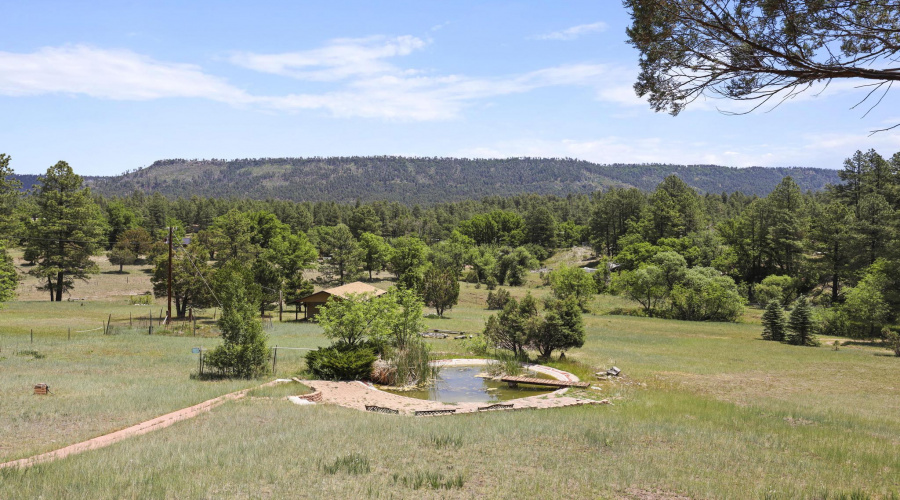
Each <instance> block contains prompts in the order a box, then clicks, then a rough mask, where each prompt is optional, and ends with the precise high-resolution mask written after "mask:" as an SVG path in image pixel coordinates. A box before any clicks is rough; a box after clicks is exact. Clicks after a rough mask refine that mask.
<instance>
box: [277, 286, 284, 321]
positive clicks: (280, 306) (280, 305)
mask: <svg viewBox="0 0 900 500" xmlns="http://www.w3.org/2000/svg"><path fill="white" fill-rule="evenodd" d="M283 307H284V292H283V291H282V290H281V289H279V290H278V322H279V323H281V322H282V321H283V320H282V319H281V313H282V310H283Z"/></svg>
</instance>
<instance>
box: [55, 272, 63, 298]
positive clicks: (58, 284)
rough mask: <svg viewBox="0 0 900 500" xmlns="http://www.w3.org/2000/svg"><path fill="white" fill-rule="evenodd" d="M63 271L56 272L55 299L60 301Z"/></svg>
mask: <svg viewBox="0 0 900 500" xmlns="http://www.w3.org/2000/svg"><path fill="white" fill-rule="evenodd" d="M62 290H63V273H56V301H57V302H62Z"/></svg>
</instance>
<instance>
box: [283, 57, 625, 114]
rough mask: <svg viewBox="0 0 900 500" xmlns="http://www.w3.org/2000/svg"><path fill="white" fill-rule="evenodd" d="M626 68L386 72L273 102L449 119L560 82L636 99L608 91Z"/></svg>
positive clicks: (603, 96)
mask: <svg viewBox="0 0 900 500" xmlns="http://www.w3.org/2000/svg"><path fill="white" fill-rule="evenodd" d="M625 74H629V75H630V72H629V71H628V70H623V69H621V68H618V67H614V66H609V65H603V64H574V65H564V66H556V67H552V68H544V69H540V70H536V71H532V72H528V73H524V74H520V75H509V76H503V77H496V78H472V77H467V76H462V75H448V76H422V75H405V74H383V75H378V76H373V77H367V78H359V79H354V80H352V81H350V82H348V83H347V84H346V85H345V86H344V88H342V89H341V90H338V91H334V92H328V93H324V94H295V95H290V96H285V97H281V98H273V99H271V100H270V101H269V104H270V105H271V106H273V107H276V108H281V109H325V110H328V111H330V112H331V113H333V114H334V115H336V116H345V117H346V116H364V117H380V118H387V119H392V120H413V121H428V120H445V119H451V118H456V117H458V116H460V115H461V113H462V111H463V110H464V109H465V108H466V107H467V106H469V105H470V104H472V103H474V102H478V101H481V100H485V99H491V98H495V97H500V96H506V95H513V94H521V93H525V92H529V91H532V90H536V89H539V88H546V87H559V86H582V87H591V88H596V89H597V91H596V95H597V98H598V99H599V100H604V101H608V102H613V103H616V104H633V99H634V98H625V97H623V95H622V93H621V92H618V91H615V92H607V90H610V89H615V88H619V87H616V85H621V82H622V80H623V75H625ZM631 95H632V96H633V94H631Z"/></svg>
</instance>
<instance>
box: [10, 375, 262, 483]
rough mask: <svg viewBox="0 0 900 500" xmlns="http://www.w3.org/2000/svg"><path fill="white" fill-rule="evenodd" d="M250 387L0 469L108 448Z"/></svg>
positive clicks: (15, 462)
mask: <svg viewBox="0 0 900 500" xmlns="http://www.w3.org/2000/svg"><path fill="white" fill-rule="evenodd" d="M275 383H277V381H276V380H273V381H272V382H268V383H266V384H263V385H262V386H260V387H265V386H268V385H272V384H275ZM249 390H250V389H244V390H240V391H237V392H232V393H230V394H226V395H224V396H219V397H217V398H213V399H210V400H208V401H204V402H202V403H199V404H196V405H194V406H190V407H188V408H184V409H181V410H177V411H173V412H172V413H166V414H165V415H162V416H160V417H156V418H154V419H151V420H147V421H146V422H141V423H139V424H136V425H132V426H131V427H126V428H124V429H122V430H118V431H115V432H111V433H109V434H104V435H102V436H98V437H95V438H93V439H88V440H87V441H82V442H80V443H75V444H73V445H69V446H66V447H65V448H60V449H58V450H54V451H49V452H47V453H42V454H40V455H35V456H33V457H29V458H22V459H19V460H13V461H11V462H6V463H0V469H4V468H7V467H30V466H32V465H35V464H39V463H42V462H50V461H52V460H58V459H61V458H65V457H67V456H69V455H75V454H78V453H83V452H85V451H90V450H96V449H98V448H104V447H106V446H109V445H111V444H113V443H118V442H119V441H122V440H123V439H127V438H130V437H133V436H139V435H141V434H146V433H148V432H151V431H155V430H158V429H163V428H165V427H168V426H170V425H172V424H174V423H175V422H178V421H181V420H187V419H189V418H193V417H196V416H197V415H199V414H200V413H203V412H206V411H209V410H211V409H213V408H215V407H216V406H219V405H220V404H222V403H224V402H225V401H231V400H235V399H240V398H242V397H244V396H245V395H246V394H247V392H248V391H249Z"/></svg>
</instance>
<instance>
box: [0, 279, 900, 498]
mask: <svg viewBox="0 0 900 500" xmlns="http://www.w3.org/2000/svg"><path fill="white" fill-rule="evenodd" d="M108 270H109V269H107V271H108ZM142 273H143V270H142V269H140V268H133V269H132V270H131V274H129V275H119V274H104V275H101V280H104V281H101V282H99V283H98V282H94V283H91V284H80V285H79V287H80V288H81V290H78V289H76V290H77V291H76V292H73V295H79V296H81V295H83V296H85V297H94V298H93V299H91V300H85V301H83V302H82V301H77V302H63V303H50V302H49V301H38V300H33V299H37V298H39V297H37V296H31V295H28V293H30V292H28V291H27V290H26V292H27V293H23V294H22V296H23V297H25V298H28V299H29V300H20V301H18V302H14V303H11V304H7V305H6V306H5V307H4V309H2V310H0V461H3V460H9V459H15V458H22V457H26V456H30V455H33V454H35V453H39V452H42V451H47V450H50V449H54V448H58V447H61V446H64V445H66V444H71V443H74V442H77V441H80V440H83V439H86V438H89V437H93V436H96V435H99V434H103V433H105V432H109V431H112V430H116V429H120V428H122V427H125V426H128V425H131V424H134V423H137V422H140V421H142V420H145V419H148V418H151V417H154V416H157V415H160V414H163V413H166V412H168V411H172V410H174V409H177V408H181V407H185V406H189V405H191V404H194V403H197V402H200V401H203V400H206V399H209V398H212V397H214V396H217V395H220V394H224V393H227V392H230V391H233V390H237V389H240V388H244V387H250V386H252V385H256V384H258V383H260V381H218V382H210V381H199V380H196V379H193V378H191V374H192V373H194V372H196V370H197V355H196V354H191V348H192V347H197V346H204V347H207V348H211V347H213V346H214V345H216V344H217V343H218V339H216V338H215V337H211V336H202V335H201V336H198V337H193V336H190V335H188V334H185V333H182V334H181V335H153V336H150V335H147V334H146V332H144V331H143V330H142V329H138V328H134V329H122V330H121V331H120V332H119V334H117V335H103V331H102V330H99V331H91V332H84V333H73V334H72V339H71V340H69V339H68V328H70V327H71V328H72V330H73V332H75V331H81V330H89V329H92V328H97V327H99V326H100V325H101V324H102V323H103V322H104V321H106V320H107V319H108V318H109V315H110V314H112V315H113V318H114V322H115V321H116V320H117V319H118V318H125V317H126V316H127V315H128V313H129V312H131V313H132V317H134V316H140V314H136V311H145V310H147V309H148V306H133V305H130V302H129V299H128V295H130V294H131V293H132V291H130V290H129V289H128V286H130V285H131V281H132V278H131V277H132V276H141V274H142ZM143 274H145V273H143ZM126 276H128V283H123V282H122V281H124V280H125V279H126ZM106 278H108V279H106ZM385 284H386V283H385ZM539 285H540V279H539V278H538V276H537V275H532V276H529V281H528V290H530V291H531V293H533V294H535V295H537V296H541V295H543V294H546V293H547V290H546V289H544V288H541V287H540V286H539ZM27 286H29V284H28V283H25V284H23V287H27ZM31 286H33V284H32V285H31ZM82 291H83V293H82ZM526 291H527V290H526V289H525V288H516V289H513V290H512V292H513V294H514V295H515V296H522V295H524V293H526ZM137 292H138V293H139V291H137ZM486 295H487V291H486V290H485V289H484V288H475V287H474V286H473V285H468V284H464V285H463V286H462V292H461V300H460V304H459V305H458V306H457V307H455V308H454V309H452V310H450V311H449V312H448V313H447V315H448V318H446V319H428V320H427V323H428V325H429V327H431V328H442V329H449V330H461V331H467V332H475V331H478V330H480V329H481V328H482V325H483V322H484V318H485V317H486V315H487V314H488V313H489V311H486V310H485V309H484V298H485V296H486ZM591 306H592V310H593V312H592V313H591V314H588V315H586V316H585V323H586V327H587V342H586V344H585V346H584V348H582V349H578V350H575V351H573V352H570V353H568V358H569V360H568V361H567V362H564V363H562V364H560V363H558V362H554V363H553V364H557V365H559V366H563V367H565V368H568V369H571V370H573V371H575V372H576V373H578V374H579V375H582V376H584V375H588V374H590V373H591V372H593V371H597V370H600V369H605V368H608V367H609V366H611V365H616V366H619V367H620V368H622V370H623V373H624V374H625V376H624V377H623V378H620V379H618V380H615V381H602V382H597V385H599V386H601V391H600V394H602V395H603V397H608V398H610V399H611V401H612V402H613V405H610V406H595V407H578V408H566V409H559V410H545V411H530V412H514V413H492V414H480V415H478V414H476V415H466V416H462V415H461V416H453V417H439V418H427V419H426V418H418V419H417V418H398V417H391V416H385V415H373V414H365V413H360V412H357V411H353V410H348V409H344V408H338V407H329V406H322V405H317V406H313V407H308V406H303V407H301V406H296V405H293V404H291V403H289V402H286V401H283V400H280V399H276V398H275V397H277V396H280V395H281V393H280V392H277V393H274V392H273V393H271V394H269V393H265V394H259V395H258V396H268V397H253V398H250V399H245V400H241V401H237V402H232V403H226V404H225V405H223V406H221V407H219V408H217V409H215V410H213V411H212V412H210V413H208V414H204V415H202V416H200V417H197V418H195V419H192V420H188V421H184V422H179V423H177V424H175V425H173V426H171V427H168V428H165V429H162V430H160V431H157V432H154V433H150V434H147V435H143V436H139V437H136V438H133V439H129V440H126V441H123V442H121V443H118V444H116V445H113V446H111V447H109V448H105V449H102V450H97V451H93V452H88V453H85V454H82V455H78V456H74V457H70V458H68V459H65V460H62V461H58V462H54V463H47V464H43V465H40V466H37V467H34V468H32V469H29V470H23V471H15V470H4V471H0V498H35V497H44V498H86V497H90V498H220V497H234V498H283V497H345V498H354V497H374V498H407V497H409V498H418V497H423V496H424V497H460V498H471V497H476V496H484V497H491V498H522V497H560V498H597V497H601V498H680V497H691V498H851V497H852V498H866V497H873V498H896V497H897V495H898V493H900V454H898V453H897V449H898V445H900V378H898V373H900V358H895V357H891V356H889V355H888V354H889V352H888V351H887V350H885V349H881V348H880V347H879V346H877V345H865V344H862V345H853V346H842V347H840V349H839V350H833V349H832V348H831V346H823V347H819V348H801V347H790V346H785V345H780V344H775V343H770V342H763V341H761V340H759V333H760V326H759V324H758V317H759V313H758V311H756V310H750V311H748V313H747V314H746V315H745V317H744V319H743V322H741V323H736V324H723V323H687V322H677V321H667V320H658V319H651V318H640V317H632V316H618V315H609V314H607V313H608V312H609V311H612V310H616V309H622V308H632V307H634V304H631V303H629V302H628V301H626V300H624V299H621V298H617V297H609V296H599V297H597V298H596V299H595V301H594V302H593V303H592V305H591ZM153 307H156V308H157V309H158V308H159V307H160V305H159V304H158V303H157V304H155V305H154V306H153ZM210 313H211V312H206V313H205V314H207V315H209V314H210ZM141 314H144V315H146V313H145V312H141ZM120 321H124V319H121V320H120ZM204 321H205V322H206V324H207V325H208V328H207V330H206V333H207V334H209V333H210V332H212V329H211V326H210V324H211V317H205V318H204ZM201 324H203V321H201ZM32 329H34V343H33V344H32V343H31V342H30V335H31V330H32ZM267 332H268V333H269V336H270V340H269V343H270V344H272V345H276V344H277V345H279V346H282V347H315V346H318V345H323V344H325V343H326V342H327V340H326V339H324V338H323V337H322V335H321V332H320V330H319V329H318V327H316V326H315V325H309V324H302V323H299V324H298V323H284V324H279V323H278V322H277V321H276V322H275V323H274V326H273V327H272V328H271V329H269V330H267ZM431 342H432V344H433V348H434V351H435V352H436V353H437V356H440V357H444V356H447V357H449V356H454V355H465V354H466V349H467V347H466V343H465V341H462V340H450V339H447V340H434V341H431ZM303 352H304V351H293V350H290V351H288V350H286V351H279V355H278V356H279V360H278V367H279V370H278V376H279V377H282V376H288V375H291V374H294V373H297V372H299V371H300V370H302V367H303V364H302V354H303ZM37 382H45V383H48V384H50V387H51V390H52V391H53V392H54V395H52V396H47V397H40V396H33V395H31V388H32V386H33V384H34V383H37ZM291 392H292V391H291ZM273 396H274V397H273Z"/></svg>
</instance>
